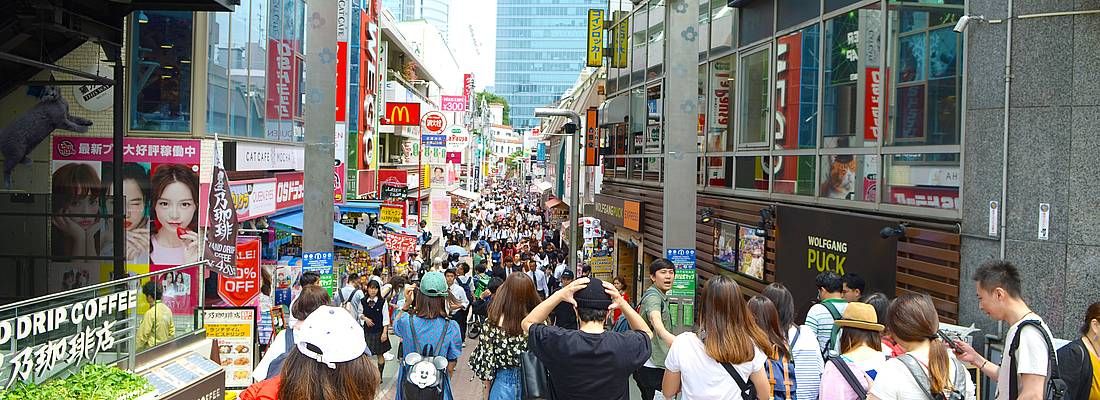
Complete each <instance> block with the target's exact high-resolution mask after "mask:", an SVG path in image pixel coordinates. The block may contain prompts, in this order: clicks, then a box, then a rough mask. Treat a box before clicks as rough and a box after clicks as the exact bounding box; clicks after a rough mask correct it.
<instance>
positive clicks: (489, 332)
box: [470, 323, 527, 381]
mask: <svg viewBox="0 0 1100 400" xmlns="http://www.w3.org/2000/svg"><path fill="white" fill-rule="evenodd" d="M483 329H484V331H483V332H482V333H481V336H480V339H481V341H480V342H479V343H478V345H477V348H476V349H474V354H472V355H470V368H471V369H472V370H473V372H474V376H477V378H478V379H481V380H486V381H487V380H491V379H493V378H494V377H495V376H496V373H497V371H498V370H502V369H511V368H518V367H519V355H520V354H521V353H523V352H525V351H527V335H520V336H508V334H507V333H505V332H504V329H501V328H500V327H499V326H496V324H489V323H487V324H485V325H484V328H483Z"/></svg>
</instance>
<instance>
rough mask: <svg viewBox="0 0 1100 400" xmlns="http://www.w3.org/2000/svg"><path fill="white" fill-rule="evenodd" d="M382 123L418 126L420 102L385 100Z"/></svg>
mask: <svg viewBox="0 0 1100 400" xmlns="http://www.w3.org/2000/svg"><path fill="white" fill-rule="evenodd" d="M384 125H394V126H420V103H391V102H386V118H385V122H384Z"/></svg>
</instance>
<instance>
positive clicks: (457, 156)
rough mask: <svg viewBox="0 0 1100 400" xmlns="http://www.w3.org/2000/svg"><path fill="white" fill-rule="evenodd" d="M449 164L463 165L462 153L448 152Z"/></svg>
mask: <svg viewBox="0 0 1100 400" xmlns="http://www.w3.org/2000/svg"><path fill="white" fill-rule="evenodd" d="M447 164H462V152H461V151H448V152H447Z"/></svg>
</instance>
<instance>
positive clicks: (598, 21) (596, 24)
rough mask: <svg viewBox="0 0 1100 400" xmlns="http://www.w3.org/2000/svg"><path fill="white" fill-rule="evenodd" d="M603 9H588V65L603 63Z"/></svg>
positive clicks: (595, 65) (597, 65) (596, 65)
mask: <svg viewBox="0 0 1100 400" xmlns="http://www.w3.org/2000/svg"><path fill="white" fill-rule="evenodd" d="M603 20H604V10H598V9H591V10H588V62H587V63H586V64H585V65H587V66H589V67H599V66H601V65H603Z"/></svg>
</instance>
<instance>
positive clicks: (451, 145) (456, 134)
mask: <svg viewBox="0 0 1100 400" xmlns="http://www.w3.org/2000/svg"><path fill="white" fill-rule="evenodd" d="M469 145H470V133H469V132H467V131H466V128H465V127H463V126H462V125H451V127H450V128H449V129H447V151H463V150H466V147H467V146H469Z"/></svg>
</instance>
